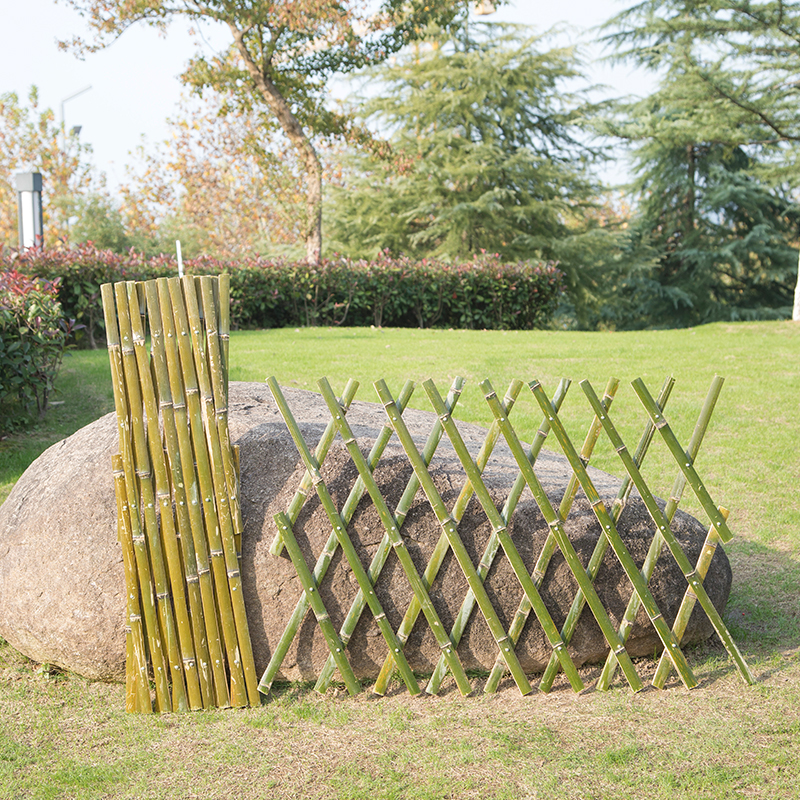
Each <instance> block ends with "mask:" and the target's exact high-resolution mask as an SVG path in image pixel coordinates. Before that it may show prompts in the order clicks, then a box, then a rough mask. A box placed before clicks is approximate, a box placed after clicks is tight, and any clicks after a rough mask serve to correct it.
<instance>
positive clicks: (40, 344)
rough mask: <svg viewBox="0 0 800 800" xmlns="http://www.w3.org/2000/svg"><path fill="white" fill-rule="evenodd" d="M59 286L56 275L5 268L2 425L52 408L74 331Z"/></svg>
mask: <svg viewBox="0 0 800 800" xmlns="http://www.w3.org/2000/svg"><path fill="white" fill-rule="evenodd" d="M57 291H58V284H57V282H56V281H47V280H42V279H40V278H31V277H29V276H27V275H23V274H21V273H19V272H17V271H16V270H7V271H3V272H0V429H5V430H8V429H10V428H13V427H15V426H16V425H18V424H20V423H22V422H24V421H26V420H27V419H29V418H30V417H31V415H32V414H33V411H34V409H35V411H36V413H37V414H38V416H39V417H41V416H42V415H43V414H44V412H45V410H46V409H47V404H48V400H49V398H50V394H51V392H52V390H53V385H54V383H55V379H56V375H57V374H58V369H59V367H60V366H61V360H62V358H63V356H64V350H65V348H66V344H67V338H68V336H69V334H70V326H69V325H68V324H67V322H66V321H65V320H64V317H63V315H62V313H61V305H60V304H59V302H58V299H57V297H56V294H57Z"/></svg>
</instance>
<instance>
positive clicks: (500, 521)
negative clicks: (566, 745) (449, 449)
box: [424, 380, 583, 694]
mask: <svg viewBox="0 0 800 800" xmlns="http://www.w3.org/2000/svg"><path fill="white" fill-rule="evenodd" d="M424 387H425V391H426V392H427V394H428V398H429V399H430V401H431V404H432V405H433V408H434V410H435V412H436V413H437V415H439V418H440V419H441V420H442V424H443V425H444V429H445V432H446V433H447V436H448V438H449V439H450V443H451V444H452V445H453V448H454V449H455V451H456V454H457V455H458V458H459V460H460V461H461V465H462V466H463V467H464V470H465V472H466V473H467V477H468V478H469V481H470V483H471V484H472V487H473V489H474V490H475V495H476V497H477V498H478V500H479V502H480V504H481V506H482V508H483V511H484V513H485V514H486V517H487V518H488V520H489V523H490V524H491V526H492V532H493V533H494V534H496V535H497V537H498V538H499V540H500V545H501V547H502V548H503V552H504V553H505V555H506V558H507V559H508V561H509V564H510V565H511V568H512V569H513V570H514V575H515V576H516V578H517V580H518V581H519V583H520V585H521V586H522V590H523V592H524V594H525V597H527V599H528V602H530V604H531V606H532V608H533V610H534V613H535V614H536V617H537V619H538V620H539V623H540V624H541V626H542V629H543V630H544V633H545V636H547V639H548V641H549V642H550V645H551V646H552V647H553V650H554V651H555V652H556V653H558V656H559V659H560V661H561V664H562V667H563V669H564V672H565V673H566V674H567V675H568V676H569V679H570V683H571V684H572V686H573V688H574V689H575V690H576V691H580V690H581V689H583V681H581V679H580V676H579V675H578V670H577V668H576V667H575V664H574V663H573V661H572V658H571V657H570V655H569V653H568V652H567V649H566V647H565V646H564V642H563V641H562V640H561V636H560V635H559V632H558V628H557V627H556V624H555V623H554V622H553V618H552V617H551V616H550V612H549V611H548V610H547V606H546V605H545V603H544V601H543V600H542V597H541V595H540V594H539V591H538V590H537V589H536V587H535V586H534V583H533V581H532V580H531V576H530V574H529V573H528V569H527V567H526V566H525V562H524V561H523V560H522V557H521V556H520V554H519V551H518V550H517V547H516V545H515V544H514V542H513V541H512V539H511V536H509V534H508V529H507V523H508V521H507V520H506V519H504V518H503V517H502V516H501V515H500V512H499V511H498V510H497V508H496V507H495V505H494V502H493V501H492V497H491V495H490V494H489V490H488V489H487V488H486V484H485V483H484V482H483V479H482V477H481V474H480V472H479V470H478V468H477V466H476V465H475V462H474V461H473V460H472V458H471V456H470V454H469V451H468V450H467V447H466V445H465V444H464V441H463V439H462V438H461V434H460V433H459V431H458V428H457V427H456V425H455V423H454V422H453V419H452V417H450V415H449V414H447V413H446V411H445V408H444V405H443V403H442V399H441V396H440V395H439V392H438V391H437V389H436V386H435V384H434V383H433V381H430V380H429V381H426V382H425V384H424ZM505 420H506V421H507V420H508V416H507V415H506V417H505ZM470 566H472V564H471V562H470ZM473 571H474V574H475V579H476V580H477V582H478V585H479V586H480V587H481V590H482V592H483V593H484V595H485V599H486V601H488V602H489V605H491V601H489V597H488V595H487V594H486V590H485V589H484V587H483V581H482V580H481V579H480V576H479V575H478V573H477V570H475V569H474V567H473ZM475 594H476V597H475V599H476V601H477V603H478V607H479V608H481V611H482V613H484V616H485V612H484V611H483V607H482V602H481V601H482V598H481V596H480V595H479V594H477V593H475ZM492 610H493V611H494V609H492ZM494 616H495V618H496V619H497V624H499V622H500V620H499V618H498V617H497V614H496V612H495V613H494ZM487 622H489V620H487ZM493 624H495V623H493V622H490V623H489V628H490V630H491V629H492V626H493ZM499 630H500V631H502V637H503V638H502V640H500V639H498V638H497V636H495V640H496V641H497V643H498V646H499V647H500V652H501V655H502V656H503V658H504V659H505V662H506V665H507V666H508V669H509V672H511V674H512V676H513V677H514V681H515V682H516V683H517V686H519V688H520V691H522V693H523V694H527V693H528V692H530V691H531V686H530V683H529V682H528V680H527V678H525V681H524V687H523V685H521V684H520V680H519V679H518V677H517V675H515V669H518V670H519V671H520V672H522V674H523V676H524V671H522V667H521V666H520V665H519V661H518V659H517V656H516V651H515V650H514V642H513V640H511V638H510V637H509V635H508V633H506V632H505V631H504V630H503V629H502V625H501V626H500V628H499ZM492 633H493V634H494V631H492Z"/></svg>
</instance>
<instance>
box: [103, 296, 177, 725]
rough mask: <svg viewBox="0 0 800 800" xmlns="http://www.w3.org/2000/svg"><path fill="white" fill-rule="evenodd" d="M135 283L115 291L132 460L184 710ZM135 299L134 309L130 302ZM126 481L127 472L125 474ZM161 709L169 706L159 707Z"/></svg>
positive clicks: (161, 620) (158, 600) (173, 673)
mask: <svg viewBox="0 0 800 800" xmlns="http://www.w3.org/2000/svg"><path fill="white" fill-rule="evenodd" d="M135 291H136V290H135V286H134V285H133V283H132V282H131V284H130V285H128V284H125V283H117V284H116V285H115V286H114V293H115V296H116V301H117V317H118V320H119V332H120V339H121V344H122V365H123V371H124V377H125V386H126V390H127V395H128V399H129V414H130V421H131V431H132V439H133V461H134V466H135V470H136V477H137V478H138V486H139V496H140V497H141V508H142V512H143V515H144V529H145V537H146V540H147V551H148V553H149V556H150V569H151V573H152V579H153V586H154V589H155V593H156V608H157V611H158V618H159V624H160V626H161V634H162V636H163V639H164V646H165V649H166V653H165V655H166V657H167V661H168V662H169V669H170V674H169V679H170V681H171V684H172V710H173V711H183V710H186V708H187V700H186V687H185V684H184V679H183V664H182V661H181V654H180V650H179V647H178V639H177V632H176V629H175V619H174V616H173V611H172V605H171V603H170V594H169V581H168V578H167V572H166V568H165V565H164V555H163V552H162V547H161V534H160V531H159V526H158V519H157V517H156V497H155V491H154V488H153V476H152V472H151V467H150V458H149V454H148V447H147V436H146V433H145V426H144V420H143V402H142V394H141V388H140V383H139V371H138V368H137V362H136V355H135V352H134V346H133V333H132V330H131V316H132V315H133V314H136V315H138V314H139V307H138V305H139V302H138V296H136V297H133V298H131V297H130V296H129V293H133V292H135ZM131 299H132V300H133V302H134V307H133V309H131V307H130V301H131ZM126 483H127V475H126ZM159 710H160V711H164V710H166V709H164V708H160V709H159Z"/></svg>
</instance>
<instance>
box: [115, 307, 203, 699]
mask: <svg viewBox="0 0 800 800" xmlns="http://www.w3.org/2000/svg"><path fill="white" fill-rule="evenodd" d="M129 299H130V300H136V301H137V302H138V291H137V292H136V293H135V294H133V293H131V294H130V295H129ZM133 312H134V309H133V308H132V309H131V330H132V335H133V349H134V354H135V356H136V364H137V367H138V370H139V388H140V391H141V394H142V400H143V403H144V411H145V417H146V420H147V423H146V432H147V440H148V445H149V449H150V467H151V471H152V475H153V483H154V486H155V494H156V502H157V503H158V507H159V511H160V521H161V525H160V529H161V546H162V548H163V554H164V558H165V561H166V567H167V575H168V578H169V584H168V585H169V590H170V592H171V597H172V611H173V614H174V616H175V624H176V632H177V636H178V648H179V651H180V657H181V663H182V666H183V678H184V681H185V683H186V694H187V699H188V704H189V708H190V709H192V710H197V709H200V708H202V707H203V698H202V694H201V692H200V680H199V676H198V670H197V660H196V658H195V653H194V637H193V631H192V624H191V622H190V620H189V610H188V606H187V597H186V585H185V583H184V575H183V565H182V563H181V553H180V549H179V545H178V539H177V535H176V530H175V517H174V515H173V510H172V493H171V483H170V480H169V478H168V477H167V474H168V467H167V461H166V458H165V454H164V448H163V447H162V443H161V430H160V428H159V403H158V401H157V399H156V392H155V387H154V385H153V379H152V375H151V362H150V358H149V355H148V353H147V348H146V346H145V328H144V320H143V319H142V316H141V314H137V313H133ZM151 333H152V331H151ZM156 336H158V334H156ZM153 338H156V337H155V336H154V337H153ZM161 410H162V411H164V412H166V411H167V408H166V407H163V408H162V409H161ZM174 680H175V677H174V675H173V681H174ZM173 694H174V690H173Z"/></svg>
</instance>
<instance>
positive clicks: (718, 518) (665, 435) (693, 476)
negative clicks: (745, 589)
mask: <svg viewBox="0 0 800 800" xmlns="http://www.w3.org/2000/svg"><path fill="white" fill-rule="evenodd" d="M631 385H632V386H633V390H634V391H635V392H636V396H637V397H638V398H639V400H640V401H641V403H642V405H643V406H644V408H645V410H646V411H647V413H648V414H649V415H650V419H652V420H653V424H654V425H655V426H656V430H657V431H658V432H659V433H660V434H661V438H662V439H663V440H664V443H665V444H666V445H667V447H668V448H669V451H670V452H671V453H672V456H673V458H674V459H675V460H676V461H677V462H678V466H679V467H680V469H681V472H683V474H684V476H685V477H686V480H687V482H688V484H689V486H691V487H692V491H693V492H694V494H695V497H697V499H698V501H699V502H700V505H701V506H703V511H705V512H706V514H708V518H709V519H710V520H711V522H712V524H713V525H714V527H715V528H716V529H717V533H718V534H719V538H720V539H721V540H722V542H723V543H725V544H727V543H728V542H729V541H730V540H731V539H732V538H733V534H732V533H731V532H730V529H729V528H728V524H727V523H726V522H725V518H724V517H723V516H722V514H721V513H720V511H719V509H718V508H717V506H716V505H715V504H714V501H713V500H712V499H711V495H709V493H708V490H707V489H706V487H705V486H704V485H703V481H702V480H701V479H700V476H699V475H698V474H697V470H696V469H695V468H694V465H693V464H692V459H691V457H690V456H689V455H688V454H687V453H686V452H685V451H684V450H683V448H682V447H681V446H680V443H679V442H678V439H677V437H676V436H675V434H674V433H673V432H672V428H670V426H669V423H668V422H667V420H666V419H665V417H664V416H663V414H659V410H658V407H657V406H656V403H655V401H654V400H653V397H652V395H651V394H650V392H649V391H648V389H647V387H646V386H645V385H644V382H643V381H642V379H641V378H637V379H636V380H635V381H633V383H632V384H631Z"/></svg>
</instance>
